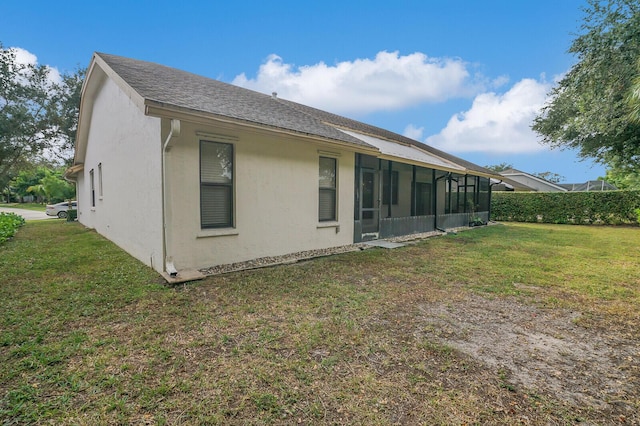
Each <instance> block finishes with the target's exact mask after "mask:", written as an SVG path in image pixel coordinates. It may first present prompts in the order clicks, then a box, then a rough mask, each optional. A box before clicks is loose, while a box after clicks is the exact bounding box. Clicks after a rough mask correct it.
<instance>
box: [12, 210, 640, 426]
mask: <svg viewBox="0 0 640 426" xmlns="http://www.w3.org/2000/svg"><path fill="white" fill-rule="evenodd" d="M639 258H640V230H639V229H636V228H604V227H597V228H595V227H594V228H589V227H577V226H550V225H508V226H494V227H486V228H482V229H475V230H473V231H469V232H462V233H459V234H458V235H450V236H447V237H442V238H434V239H430V240H426V241H424V242H421V243H419V244H416V245H411V246H407V247H405V248H402V249H396V250H392V251H387V250H382V249H372V250H367V251H364V252H360V253H349V254H344V255H337V256H332V257H328V258H322V259H317V260H313V261H308V262H302V263H298V264H294V265H286V266H279V267H274V268H269V269H263V270H257V271H247V272H239V273H234V274H229V275H224V276H218V277H210V278H208V279H206V280H204V281H200V282H197V283H192V284H188V285H184V286H179V287H175V288H172V287H168V286H165V285H163V284H162V281H161V280H160V279H159V277H158V276H157V274H156V273H154V272H153V271H152V270H150V269H149V268H147V267H145V266H143V265H141V264H140V263H139V262H137V261H135V260H133V259H131V258H130V257H129V256H128V255H127V254H125V253H123V252H122V251H121V250H120V249H118V248H117V247H115V246H114V245H112V244H111V243H110V242H108V241H106V240H104V239H103V238H101V237H100V236H98V235H97V234H95V233H94V232H92V231H89V230H86V229H84V228H83V227H82V226H81V225H79V224H67V223H62V222H59V221H54V222H32V223H28V224H27V225H26V226H24V227H23V228H22V229H21V231H20V233H18V234H17V235H16V237H15V238H14V239H13V240H12V241H10V242H8V243H6V244H4V245H3V246H0V271H2V276H3V280H2V284H0V300H2V302H0V303H1V305H0V307H1V308H2V309H0V330H1V331H0V398H1V399H0V420H1V421H2V423H3V424H30V423H53V424H112V423H114V424H115V423H118V424H291V423H294V424H298V423H301V424H383V425H384V424H515V423H518V424H519V423H523V424H540V425H543V424H544V425H546V424H571V423H576V422H578V421H586V422H591V423H612V422H614V421H619V420H620V419H619V418H618V417H616V416H617V414H616V413H615V411H611V410H608V409H607V410H604V409H603V410H598V409H590V408H585V407H581V406H576V405H574V404H572V403H571V402H568V401H564V400H561V399H558V398H555V397H554V396H553V395H549V394H541V393H538V392H536V391H535V390H527V389H521V390H519V389H518V388H517V387H514V386H512V385H511V383H510V382H509V374H508V372H506V371H505V370H504V369H502V368H493V367H490V366H487V365H483V364H482V363H479V362H478V361H476V360H474V359H473V358H470V357H468V356H465V355H464V354H462V353H460V352H459V351H457V350H456V349H455V348H453V347H452V346H450V345H447V344H443V343H442V342H440V341H436V340H431V339H429V338H428V337H426V336H425V334H424V333H419V332H418V329H417V326H416V324H417V321H419V319H420V315H422V313H421V310H420V306H423V305H424V304H427V303H440V304H443V305H445V306H446V304H447V303H453V302H456V301H463V300H465V297H467V296H468V295H469V294H481V295H484V296H487V297H494V298H511V297H514V298H516V300H518V301H519V302H521V303H527V304H532V305H541V306H542V305H544V306H547V307H552V308H554V309H560V308H571V309H576V310H580V311H581V312H584V314H585V315H583V318H586V319H583V320H580V321H581V324H582V326H587V327H594V328H596V327H597V328H598V329H606V330H609V331H613V332H616V331H625V332H626V331H628V330H637V327H638V326H639V325H640V324H638V314H637V312H638V307H639V304H640V303H639V302H640V266H639V265H638V262H637V259H639ZM540 288H542V289H543V291H537V290H536V289H540ZM634 338H636V339H637V333H636V334H635V335H634ZM636 374H637V372H636ZM633 398H636V399H635V401H636V402H637V395H632V396H631V397H630V399H631V400H633ZM639 408H640V407H639ZM627 420H629V419H627Z"/></svg>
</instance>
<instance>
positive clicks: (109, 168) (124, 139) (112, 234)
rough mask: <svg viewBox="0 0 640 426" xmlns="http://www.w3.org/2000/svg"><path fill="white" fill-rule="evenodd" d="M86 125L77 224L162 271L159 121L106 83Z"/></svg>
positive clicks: (117, 89) (101, 88)
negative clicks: (87, 126) (95, 232)
mask: <svg viewBox="0 0 640 426" xmlns="http://www.w3.org/2000/svg"><path fill="white" fill-rule="evenodd" d="M90 120H91V121H90V125H89V134H88V143H87V151H86V155H85V158H84V170H83V171H82V172H81V175H80V176H78V179H77V185H78V202H79V206H78V213H79V214H78V220H79V221H80V222H81V223H82V224H84V225H85V226H87V227H89V228H95V229H96V231H97V232H98V233H100V234H102V235H104V236H105V237H107V238H108V239H110V240H111V241H113V242H114V243H116V244H117V245H118V246H120V247H122V248H123V249H124V250H126V251H127V252H129V253H130V254H131V255H133V256H134V257H136V258H137V259H139V260H141V261H142V262H143V263H145V264H147V265H149V266H152V267H153V268H155V269H156V270H157V271H162V269H163V259H162V257H163V253H162V191H161V185H162V180H161V175H162V170H161V152H162V141H161V134H160V119H159V118H153V117H148V116H145V115H144V114H143V111H141V109H140V108H139V107H138V106H137V105H136V104H135V103H134V102H133V101H132V100H131V99H130V98H129V97H128V96H127V95H126V94H125V93H124V92H123V91H122V90H121V89H120V88H119V87H118V86H117V85H116V83H115V82H114V81H113V80H111V79H109V78H106V79H104V81H103V82H102V85H101V86H100V88H99V89H98V90H97V92H96V95H95V100H94V103H93V112H92V114H91V119H90ZM99 165H100V166H99ZM99 169H101V175H102V176H100V171H99ZM91 170H93V171H94V182H95V206H92V205H91V200H92V197H91V188H90V186H91V183H90V173H91ZM100 185H102V195H100Z"/></svg>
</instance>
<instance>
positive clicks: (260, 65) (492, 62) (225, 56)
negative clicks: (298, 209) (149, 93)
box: [0, 0, 604, 182]
mask: <svg viewBox="0 0 640 426" xmlns="http://www.w3.org/2000/svg"><path fill="white" fill-rule="evenodd" d="M585 5H586V2H585V1H584V0H554V1H550V0H536V1H534V0H483V1H480V0H477V1H472V0H457V1H456V0H449V1H435V0H422V1H402V0H397V1H394V2H390V1H374V0H371V1H349V0H342V1H334V0H325V1H299V0H298V1H278V0H271V1H268V2H267V1H252V0H246V1H243V2H237V1H224V2H223V1H183V2H175V1H171V2H170V1H163V0H160V1H126V2H125V1H117V0H114V1H109V2H84V1H83V2H79V1H75V0H70V1H65V2H51V1H40V0H32V1H25V0H4V1H3V5H2V14H0V41H1V42H2V43H3V45H4V46H5V47H15V48H19V49H20V50H19V52H20V57H21V58H23V60H25V61H32V62H33V61H37V62H38V63H39V64H45V65H48V66H50V67H52V68H53V69H55V71H58V72H70V71H73V70H74V69H76V68H78V67H85V66H87V65H88V63H89V60H90V59H91V55H92V53H93V52H94V51H99V52H105V53H112V54H116V55H122V56H128V57H132V58H136V59H142V60H147V61H152V62H157V63H161V64H164V65H168V66H172V67H176V68H180V69H183V70H186V71H190V72H193V73H196V74H201V75H205V76H208V77H211V78H216V79H219V80H222V81H225V82H228V83H233V84H238V85H241V86H244V87H247V88H250V89H254V90H258V91H262V92H265V93H269V94H270V93H271V92H274V91H275V92H278V96H279V97H282V98H285V99H290V100H293V101H297V102H301V103H304V104H307V105H311V106H315V107H318V108H321V109H324V110H327V111H330V112H334V113H338V114H341V115H345V116H348V117H351V118H355V119H357V120H361V121H364V122H367V123H370V124H373V125H376V126H380V127H384V128H387V129H389V130H392V131H394V132H397V133H401V134H405V135H407V136H410V137H412V138H414V139H417V140H420V141H423V142H426V143H429V144H431V145H434V146H436V147H438V148H440V149H443V150H445V151H447V152H450V153H452V154H454V155H457V156H459V157H462V158H464V159H467V160H469V161H473V162H475V163H477V164H480V165H492V164H500V163H510V164H513V166H514V167H515V168H517V169H520V170H524V171H527V172H530V173H535V172H546V171H550V172H553V173H557V174H559V175H562V176H564V177H565V178H566V179H565V182H583V181H586V180H588V179H596V178H597V177H598V176H602V175H604V168H603V167H602V166H600V165H595V164H593V163H592V162H591V161H584V162H581V161H578V159H577V156H576V155H575V153H574V152H571V151H558V150H550V149H548V148H546V147H544V146H541V145H540V144H539V143H538V142H537V140H538V137H537V135H535V134H534V133H533V132H532V131H531V130H530V128H529V126H530V124H531V120H532V118H533V117H534V116H535V115H536V112H537V111H538V110H539V108H540V106H541V105H543V103H544V101H545V99H546V94H547V93H548V91H549V90H550V89H551V87H552V86H553V84H554V82H555V81H557V79H558V78H559V77H560V76H562V74H563V73H565V72H567V71H568V70H569V68H570V67H571V65H572V64H573V63H574V62H575V58H574V57H573V56H571V55H569V54H568V53H567V50H568V48H569V46H570V44H571V41H572V40H573V39H574V38H575V34H576V33H577V32H578V31H579V27H580V25H581V23H582V18H583V12H582V10H581V8H582V7H583V6H585ZM55 71H54V72H53V74H52V75H53V77H52V78H55Z"/></svg>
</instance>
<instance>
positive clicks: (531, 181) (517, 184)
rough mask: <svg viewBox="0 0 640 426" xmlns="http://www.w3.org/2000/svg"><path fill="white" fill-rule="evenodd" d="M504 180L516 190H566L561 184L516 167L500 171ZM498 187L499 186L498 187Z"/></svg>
mask: <svg viewBox="0 0 640 426" xmlns="http://www.w3.org/2000/svg"><path fill="white" fill-rule="evenodd" d="M500 175H501V176H502V177H503V180H504V181H506V182H509V183H511V184H512V186H513V187H514V190H516V191H540V192H566V191H567V189H566V188H564V187H562V186H561V185H560V184H557V183H553V182H549V181H548V180H546V179H543V178H541V177H539V176H534V175H531V174H529V173H526V172H522V171H520V170H516V169H507V170H504V171H502V172H500ZM496 189H497V188H496Z"/></svg>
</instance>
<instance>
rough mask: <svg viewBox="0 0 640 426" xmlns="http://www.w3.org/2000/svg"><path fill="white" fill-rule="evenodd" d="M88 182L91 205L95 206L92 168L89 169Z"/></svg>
mask: <svg viewBox="0 0 640 426" xmlns="http://www.w3.org/2000/svg"><path fill="white" fill-rule="evenodd" d="M89 182H90V184H91V207H95V206H96V183H95V179H94V177H93V169H91V171H89Z"/></svg>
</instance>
